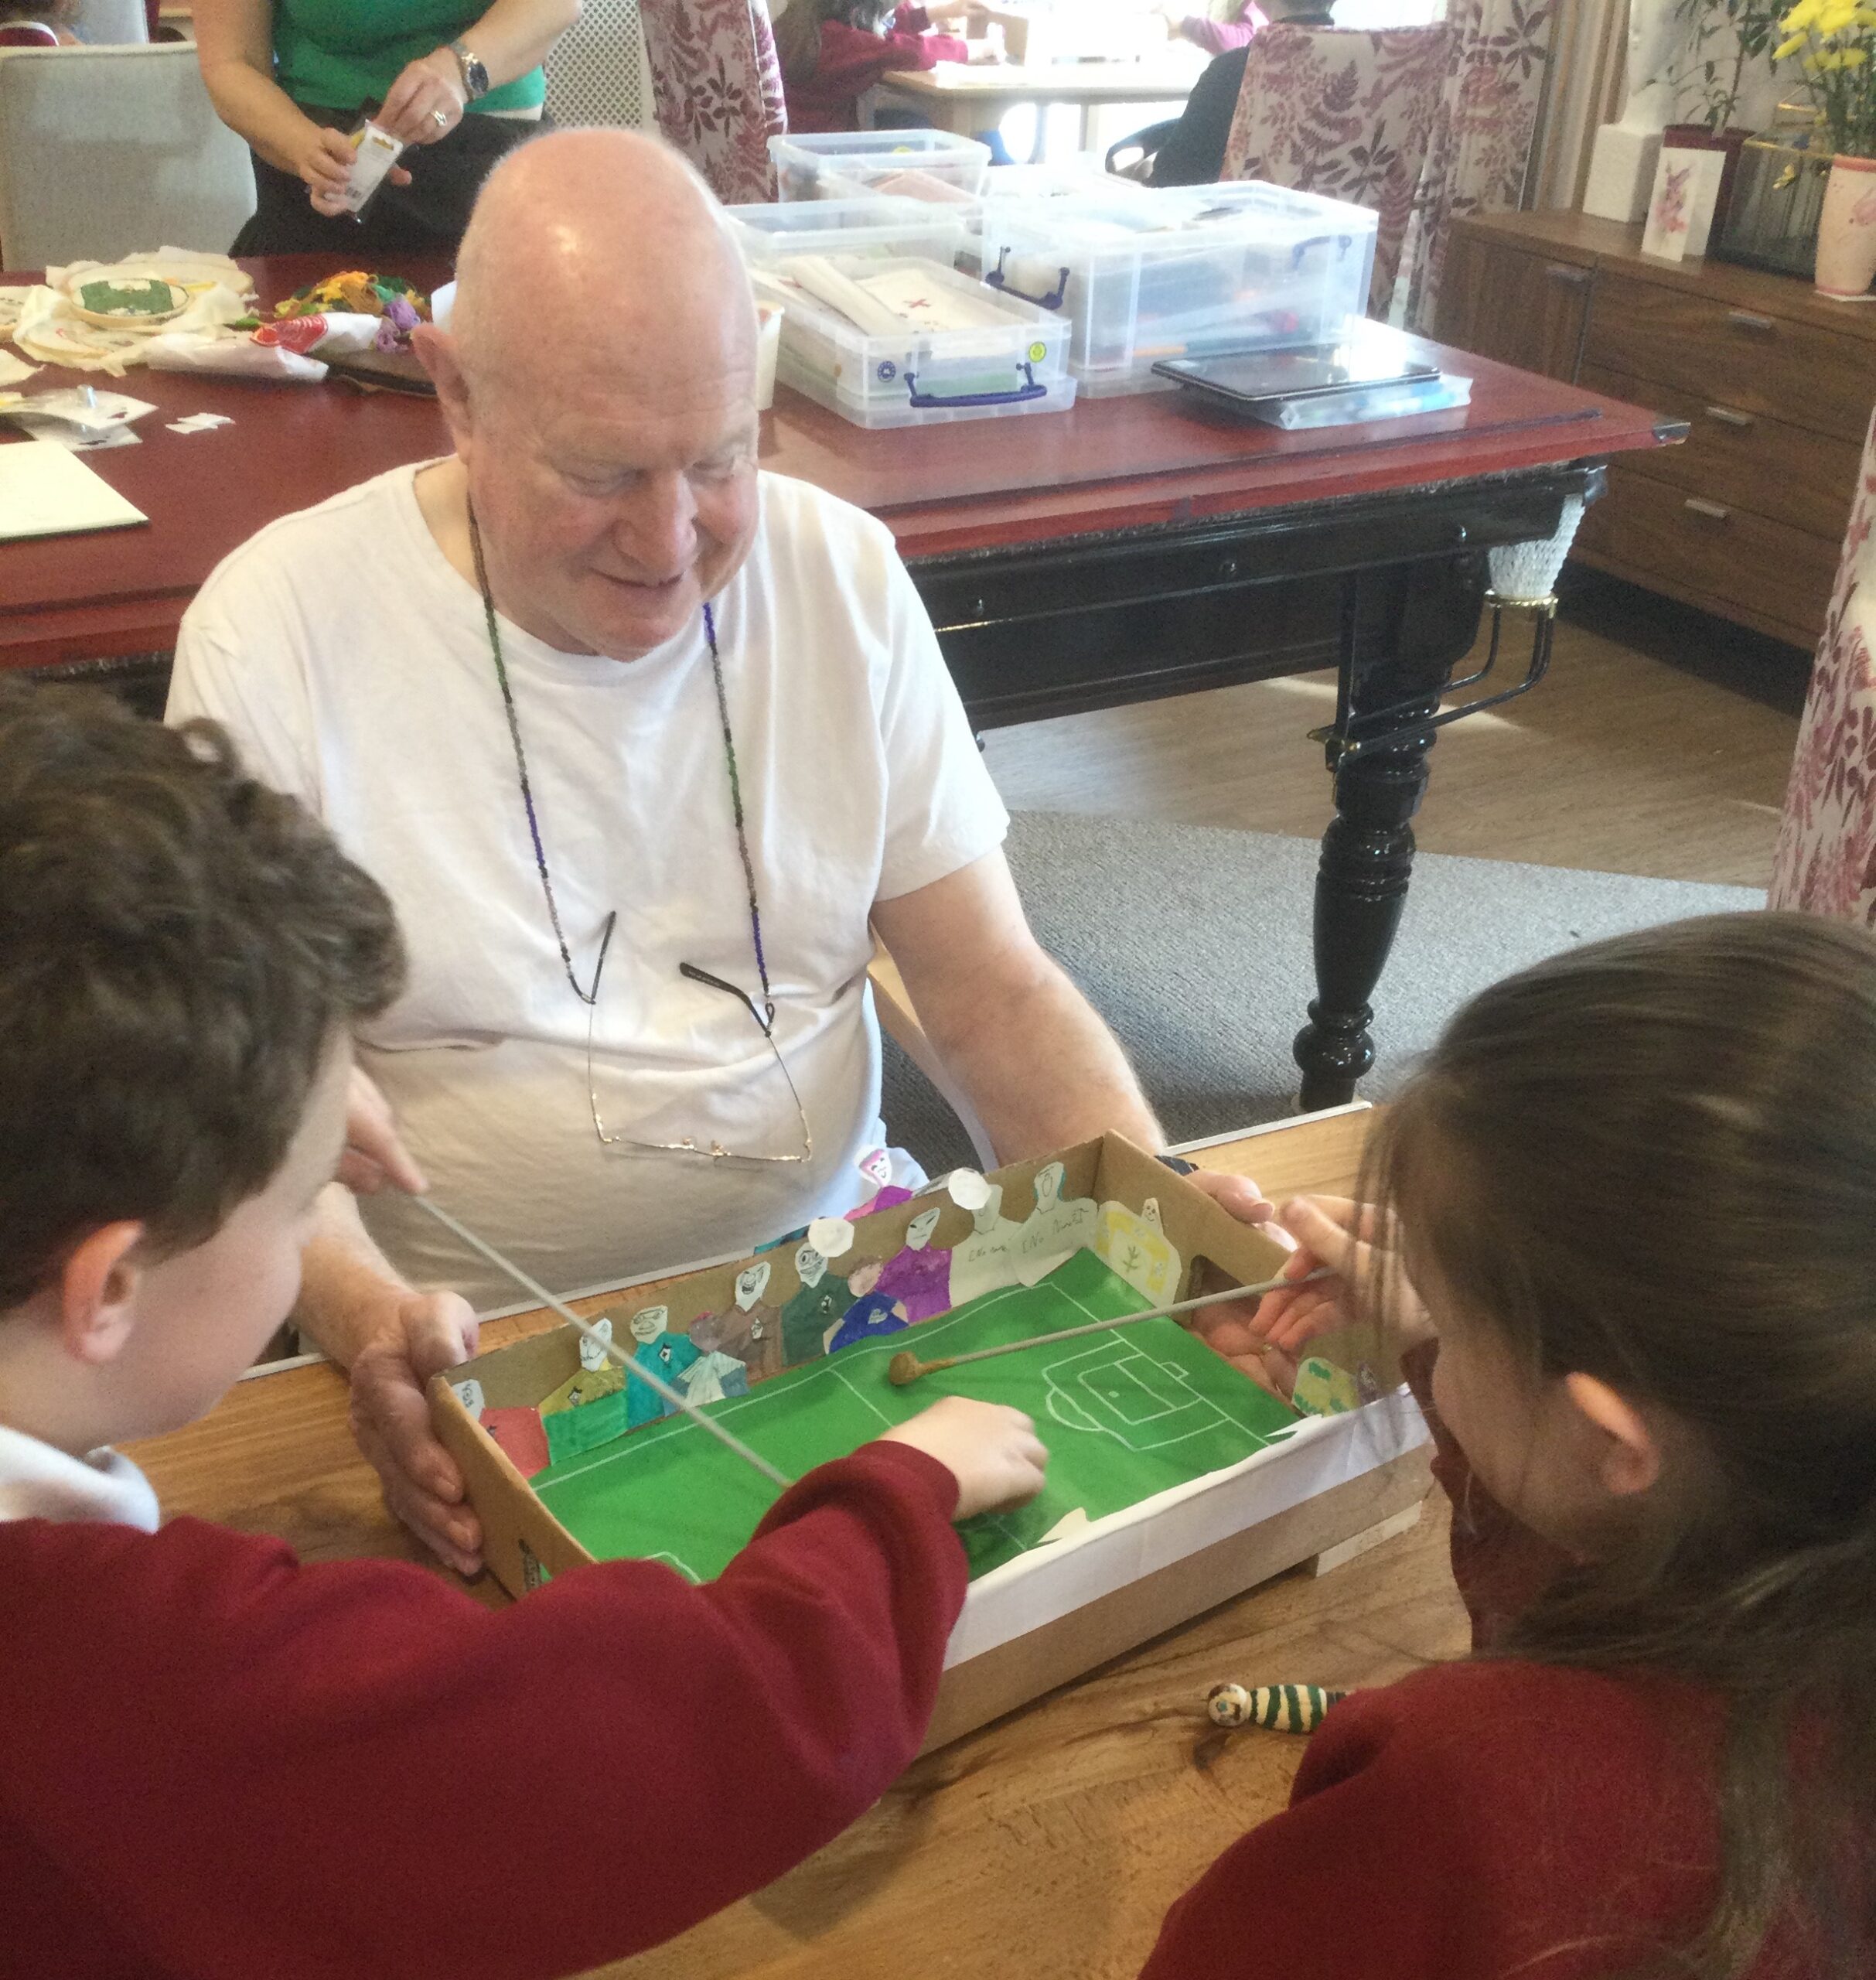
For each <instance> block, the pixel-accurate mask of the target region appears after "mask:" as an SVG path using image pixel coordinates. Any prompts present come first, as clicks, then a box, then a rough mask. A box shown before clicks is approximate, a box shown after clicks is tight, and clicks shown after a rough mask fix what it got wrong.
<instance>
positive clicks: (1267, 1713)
mask: <svg viewBox="0 0 1876 1980" xmlns="http://www.w3.org/2000/svg"><path fill="white" fill-rule="evenodd" d="M1347 1696H1348V1693H1347V1692H1331V1691H1325V1689H1324V1688H1322V1685H1258V1686H1257V1689H1256V1690H1254V1691H1250V1690H1247V1688H1245V1687H1244V1686H1243V1685H1213V1687H1212V1688H1211V1689H1210V1691H1209V1692H1207V1693H1206V1698H1205V1709H1206V1712H1208V1713H1209V1715H1211V1719H1212V1722H1213V1724H1214V1725H1215V1726H1267V1728H1268V1729H1270V1730H1271V1732H1314V1731H1315V1729H1316V1728H1317V1727H1318V1726H1320V1725H1321V1724H1322V1721H1323V1720H1324V1719H1325V1718H1326V1717H1327V1716H1328V1714H1329V1707H1330V1706H1331V1705H1339V1704H1340V1703H1341V1702H1342V1700H1343V1699H1344V1698H1346V1697H1347Z"/></svg>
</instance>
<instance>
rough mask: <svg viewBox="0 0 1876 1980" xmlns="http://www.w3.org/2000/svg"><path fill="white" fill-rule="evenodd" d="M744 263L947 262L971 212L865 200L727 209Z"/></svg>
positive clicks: (880, 197) (880, 198)
mask: <svg viewBox="0 0 1876 1980" xmlns="http://www.w3.org/2000/svg"><path fill="white" fill-rule="evenodd" d="M724 211H725V214H726V215H727V216H728V219H729V222H730V224H731V227H732V228H733V229H734V230H735V236H736V242H737V245H738V247H740V248H742V257H743V259H744V260H745V261H748V262H750V263H752V264H754V263H757V262H763V261H783V260H786V258H787V257H788V256H790V254H899V255H904V254H915V255H919V256H923V258H926V259H927V260H929V261H950V260H951V259H952V258H953V256H954V255H955V254H957V250H958V248H959V245H960V244H961V242H962V241H963V239H964V230H965V227H966V225H967V213H970V215H971V216H973V217H974V212H975V209H974V208H970V209H965V208H960V209H958V210H955V211H953V209H951V208H950V207H941V206H933V204H932V203H930V202H929V200H895V199H892V198H890V197H889V196H884V195H877V194H875V195H867V196H862V197H861V198H858V199H852V200H790V201H787V202H785V203H783V204H781V205H779V206H759V207H758V206H751V207H725V209H724Z"/></svg>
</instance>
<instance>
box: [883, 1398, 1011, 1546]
mask: <svg viewBox="0 0 1876 1980" xmlns="http://www.w3.org/2000/svg"><path fill="white" fill-rule="evenodd" d="M879 1441H880V1442H882V1444H909V1445H911V1446H912V1449H914V1450H915V1451H923V1452H924V1453H925V1454H926V1456H927V1457H935V1458H936V1459H937V1460H938V1462H939V1463H940V1464H942V1465H943V1466H944V1467H945V1469H946V1470H947V1471H949V1472H950V1474H951V1476H953V1478H955V1479H956V1480H957V1511H955V1512H954V1513H953V1514H952V1515H951V1517H952V1518H953V1519H954V1520H957V1519H972V1518H974V1517H976V1516H977V1514H979V1513H996V1512H1003V1511H1006V1510H1007V1509H1008V1507H1011V1506H1022V1505H1027V1504H1028V1502H1029V1501H1030V1500H1032V1499H1033V1498H1034V1497H1035V1495H1036V1494H1037V1493H1039V1491H1041V1490H1042V1473H1043V1472H1044V1470H1045V1469H1046V1468H1047V1466H1048V1463H1049V1453H1048V1452H1047V1451H1046V1450H1045V1449H1044V1448H1043V1446H1042V1440H1041V1439H1040V1438H1039V1437H1038V1436H1037V1435H1036V1434H1035V1425H1034V1424H1033V1423H1032V1422H1030V1420H1029V1418H1028V1417H1026V1416H1025V1415H1024V1414H1023V1413H1022V1411H1021V1410H1020V1409H1010V1408H1005V1405H1003V1404H1001V1403H1000V1402H977V1401H973V1400H972V1398H970V1397H969V1396H962V1395H947V1396H946V1397H945V1398H943V1400H942V1401H938V1402H934V1403H933V1405H932V1406H931V1408H929V1409H926V1410H923V1411H921V1412H919V1415H916V1416H915V1417H913V1418H912V1421H911V1422H909V1423H902V1424H900V1425H899V1427H898V1428H897V1429H893V1430H889V1431H887V1432H886V1433H885V1435H884V1436H883V1437H882V1438H881V1439H880V1440H879Z"/></svg>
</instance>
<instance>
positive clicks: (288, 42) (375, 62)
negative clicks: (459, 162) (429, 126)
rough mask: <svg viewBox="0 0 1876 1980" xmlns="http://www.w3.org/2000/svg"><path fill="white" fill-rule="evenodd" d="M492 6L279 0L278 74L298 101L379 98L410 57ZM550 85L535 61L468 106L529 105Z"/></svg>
mask: <svg viewBox="0 0 1876 1980" xmlns="http://www.w3.org/2000/svg"><path fill="white" fill-rule="evenodd" d="M487 11H488V9H487V7H486V5H476V4H475V0H470V4H469V5H465V4H464V0H274V65H275V67H274V73H275V80H276V81H277V82H278V84H280V87H281V88H282V89H283V90H285V91H286V93H287V94H288V96H290V97H292V99H293V101H295V103H302V104H312V105H313V107H314V108H316V109H319V110H353V109H356V108H357V107H358V105H359V104H361V103H367V102H376V101H380V100H381V99H382V97H384V92H385V91H386V90H387V89H389V88H390V87H391V84H393V83H394V82H395V81H396V80H397V74H398V71H399V70H401V69H402V68H403V67H404V64H405V63H407V62H414V61H415V60H416V59H417V57H418V56H420V55H428V53H430V51H431V49H433V48H441V47H442V46H445V44H446V43H449V42H452V41H455V40H456V39H459V37H460V36H462V33H463V32H464V30H465V29H468V28H470V27H472V26H474V25H475V24H476V22H478V21H479V20H480V19H482V17H483V15H484V14H485V13H486V12H487ZM470 52H471V53H479V50H478V49H476V48H475V47H474V46H473V44H472V45H471V49H470ZM546 97H547V78H546V77H545V76H544V75H543V74H542V73H541V70H539V69H537V68H535V69H530V70H529V71H528V72H527V74H526V75H525V76H518V77H516V79H515V80H513V82H512V83H504V84H503V85H502V87H500V89H498V90H489V94H487V95H486V96H485V97H483V99H482V101H481V102H479V103H474V104H470V105H469V108H471V109H472V110H526V109H528V108H530V107H531V106H532V105H534V104H537V103H541V102H543V101H545V99H546Z"/></svg>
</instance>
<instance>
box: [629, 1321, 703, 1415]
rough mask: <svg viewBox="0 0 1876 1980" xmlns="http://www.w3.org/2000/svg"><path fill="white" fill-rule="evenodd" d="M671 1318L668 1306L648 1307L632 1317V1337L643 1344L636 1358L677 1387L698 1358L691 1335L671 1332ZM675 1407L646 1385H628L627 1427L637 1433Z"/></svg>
mask: <svg viewBox="0 0 1876 1980" xmlns="http://www.w3.org/2000/svg"><path fill="white" fill-rule="evenodd" d="M670 1317H671V1316H670V1309H669V1308H668V1307H665V1306H646V1307H644V1308H643V1309H641V1310H640V1312H638V1313H634V1314H633V1316H632V1337H633V1340H636V1342H637V1343H639V1344H638V1347H636V1350H634V1351H633V1356H632V1358H633V1360H634V1361H636V1362H637V1363H638V1364H639V1365H640V1367H646V1368H649V1369H650V1370H651V1371H652V1373H653V1374H655V1375H660V1376H662V1377H663V1379H664V1381H666V1382H667V1383H670V1384H675V1383H676V1381H677V1378H678V1377H679V1376H680V1375H681V1374H683V1373H684V1371H685V1370H686V1369H687V1368H688V1367H690V1365H691V1363H692V1362H693V1361H694V1360H696V1359H697V1358H698V1354H697V1350H696V1349H695V1348H694V1347H692V1346H691V1341H690V1337H689V1336H688V1335H686V1334H681V1333H671V1332H670V1330H669V1326H670ZM675 1407H676V1405H674V1404H672V1403H669V1402H667V1401H665V1399H664V1398H663V1396H661V1395H659V1394H658V1393H657V1391H655V1390H654V1389H653V1388H650V1386H649V1385H648V1384H646V1383H644V1382H631V1383H629V1384H627V1394H626V1427H627V1428H628V1429H634V1430H636V1429H637V1428H638V1427H639V1425H640V1424H641V1423H655V1422H657V1420H658V1418H660V1416H668V1415H670V1413H671V1412H672V1410H673V1409H674V1408H675Z"/></svg>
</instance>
